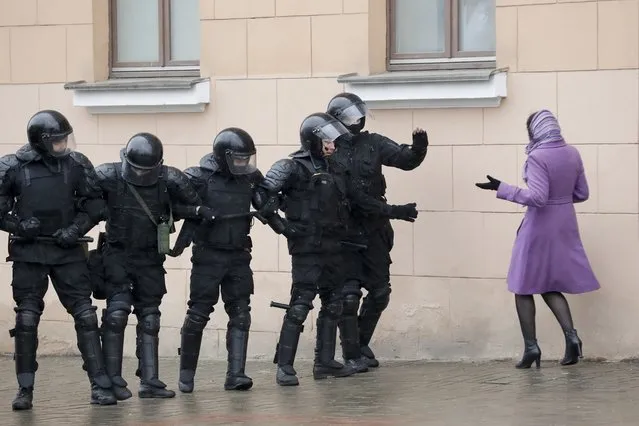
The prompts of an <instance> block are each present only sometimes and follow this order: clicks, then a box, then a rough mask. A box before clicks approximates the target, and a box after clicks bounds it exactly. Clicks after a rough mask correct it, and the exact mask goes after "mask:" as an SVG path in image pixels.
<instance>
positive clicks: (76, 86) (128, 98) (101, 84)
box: [64, 77, 211, 114]
mask: <svg viewBox="0 0 639 426" xmlns="http://www.w3.org/2000/svg"><path fill="white" fill-rule="evenodd" d="M64 88H65V89H67V90H73V105H74V106H77V107H84V108H86V109H87V110H88V111H89V112H90V113H91V114H153V113H169V112H203V111H204V109H205V108H206V105H207V104H209V103H210V101H211V81H210V79H209V78H201V77H197V78H193V77H175V78H129V79H124V78H122V79H119V78H118V79H109V80H105V81H97V82H94V83H88V82H86V81H75V82H70V83H67V84H65V85H64Z"/></svg>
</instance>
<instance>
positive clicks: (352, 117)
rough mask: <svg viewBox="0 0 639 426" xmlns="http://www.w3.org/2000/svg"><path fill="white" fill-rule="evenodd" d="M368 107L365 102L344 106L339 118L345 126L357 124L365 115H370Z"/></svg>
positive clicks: (338, 115)
mask: <svg viewBox="0 0 639 426" xmlns="http://www.w3.org/2000/svg"><path fill="white" fill-rule="evenodd" d="M369 114H370V113H369V111H368V107H367V106H366V104H365V103H363V102H361V103H356V104H353V105H351V106H349V107H347V108H344V109H343V110H341V111H340V112H339V113H338V114H337V119H338V120H339V121H341V122H342V123H344V125H345V126H352V125H353V124H357V123H358V122H359V121H360V120H361V119H362V118H363V117H366V116H367V115H369Z"/></svg>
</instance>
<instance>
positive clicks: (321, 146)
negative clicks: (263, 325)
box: [257, 113, 355, 386]
mask: <svg viewBox="0 0 639 426" xmlns="http://www.w3.org/2000/svg"><path fill="white" fill-rule="evenodd" d="M348 134H349V133H348V130H347V129H346V128H345V127H344V126H343V125H342V124H341V123H340V122H339V121H337V120H335V119H334V118H332V117H330V116H329V115H327V114H325V113H315V114H311V115H310V116H308V117H306V118H305V119H304V121H303V122H302V124H301V127H300V142H301V145H302V146H301V149H300V150H299V151H297V152H295V153H293V154H291V156H290V157H291V158H290V159H288V158H287V159H282V160H279V161H277V162H276V163H275V164H274V165H273V166H272V167H271V169H270V170H269V171H268V172H267V173H266V177H265V179H264V183H263V184H262V185H261V189H262V191H263V193H262V194H261V197H262V198H259V199H260V200H262V201H258V203H257V204H258V206H262V205H263V203H265V202H266V201H264V200H267V199H270V198H273V197H277V196H279V197H281V198H282V199H283V201H282V206H281V209H282V210H283V211H284V212H285V217H286V218H285V219H282V218H281V217H280V216H279V215H272V216H268V217H267V218H268V220H269V224H270V225H271V227H272V228H273V229H274V230H275V232H277V233H281V234H284V235H285V236H286V238H287V241H288V250H289V253H290V254H291V257H292V279H293V285H292V289H291V299H290V304H289V306H290V307H289V308H288V309H287V312H286V315H285V316H284V322H283V324H282V329H281V332H280V338H279V343H278V348H277V354H276V362H277V366H278V368H277V374H276V381H277V383H278V384H279V385H282V386H294V385H298V384H299V381H298V378H297V372H296V371H295V369H294V368H293V362H294V361H295V354H296V351H297V345H298V342H299V337H300V333H301V331H302V329H303V324H304V321H305V320H306V317H307V315H308V312H309V310H310V309H312V308H313V300H314V299H315V296H316V295H318V294H319V297H320V300H321V308H320V311H319V314H318V316H317V337H316V344H315V362H314V367H313V377H314V378H315V379H321V378H326V377H346V376H350V375H352V374H353V373H354V372H355V371H354V370H353V369H351V368H350V367H345V366H344V365H343V364H341V363H339V362H337V361H335V344H336V343H335V341H336V333H337V322H338V319H339V317H340V315H341V313H342V292H341V283H342V278H341V271H340V266H341V261H340V256H341V243H340V242H341V241H342V238H343V236H344V235H345V231H346V230H345V229H344V224H345V222H346V220H347V219H348V215H349V212H348V209H349V203H348V188H347V181H346V179H345V176H344V175H343V174H341V173H340V170H334V169H332V168H331V167H329V163H328V162H327V158H328V157H330V155H332V154H333V152H334V151H335V141H336V140H338V139H339V138H340V137H345V136H348Z"/></svg>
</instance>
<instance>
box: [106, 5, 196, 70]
mask: <svg viewBox="0 0 639 426" xmlns="http://www.w3.org/2000/svg"><path fill="white" fill-rule="evenodd" d="M110 2H111V3H110V5H111V8H110V13H111V76H112V77H118V76H129V77H132V76H149V77H151V76H164V75H181V76H189V75H199V63H200V9H199V0H110Z"/></svg>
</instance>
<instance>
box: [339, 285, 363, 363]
mask: <svg viewBox="0 0 639 426" xmlns="http://www.w3.org/2000/svg"><path fill="white" fill-rule="evenodd" d="M348 297H350V298H352V299H353V300H345V302H344V312H343V314H342V317H341V318H340V320H339V323H338V326H339V336H340V341H341V344H342V355H343V357H344V364H345V365H346V366H348V367H350V368H351V369H353V370H355V371H356V372H357V373H364V372H366V371H368V363H367V362H366V359H364V358H363V357H362V352H361V350H360V346H359V327H358V325H357V307H358V305H359V298H358V297H357V296H355V295H349V296H347V298H348ZM347 303H352V304H353V306H348V308H352V309H350V310H352V311H353V312H347V311H346V309H347Z"/></svg>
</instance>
